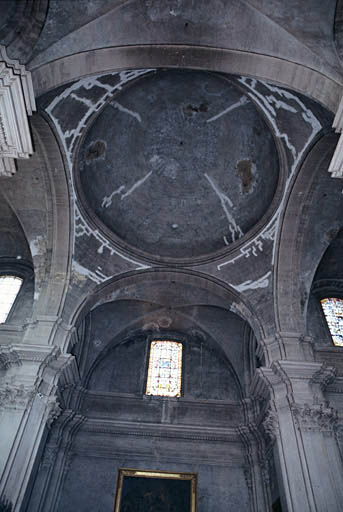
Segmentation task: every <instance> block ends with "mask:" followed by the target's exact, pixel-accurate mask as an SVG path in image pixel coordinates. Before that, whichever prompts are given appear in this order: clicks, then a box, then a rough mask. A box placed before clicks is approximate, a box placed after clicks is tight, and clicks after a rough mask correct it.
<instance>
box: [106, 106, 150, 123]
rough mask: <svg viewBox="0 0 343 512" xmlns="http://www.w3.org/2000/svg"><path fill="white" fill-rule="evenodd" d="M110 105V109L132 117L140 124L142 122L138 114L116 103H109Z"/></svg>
mask: <svg viewBox="0 0 343 512" xmlns="http://www.w3.org/2000/svg"><path fill="white" fill-rule="evenodd" d="M110 105H111V107H113V108H115V109H117V110H119V111H120V112H124V113H125V114H128V115H129V116H132V117H134V118H135V119H137V121H138V122H140V123H141V122H142V118H141V116H140V114H138V112H134V111H133V110H130V109H128V108H126V107H124V106H123V105H122V104H121V103H119V102H118V101H111V102H110Z"/></svg>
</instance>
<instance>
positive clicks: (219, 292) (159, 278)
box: [70, 268, 264, 340]
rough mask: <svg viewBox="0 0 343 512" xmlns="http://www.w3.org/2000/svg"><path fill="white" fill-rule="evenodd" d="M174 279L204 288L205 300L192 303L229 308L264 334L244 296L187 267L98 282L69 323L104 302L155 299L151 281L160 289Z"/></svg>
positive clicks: (190, 285)
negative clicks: (151, 293)
mask: <svg viewBox="0 0 343 512" xmlns="http://www.w3.org/2000/svg"><path fill="white" fill-rule="evenodd" d="M173 283H180V284H182V285H183V286H185V287H193V288H195V289H198V290H199V291H201V292H204V295H203V297H204V300H203V301H201V303H199V302H198V301H196V300H195V301H194V302H193V303H192V304H191V305H207V306H217V307H221V308H222V309H224V310H227V311H231V312H232V313H235V314H237V315H238V316H239V317H241V318H242V319H243V320H245V321H246V322H247V323H248V324H249V325H250V327H251V329H252V330H253V332H254V334H255V336H256V339H257V340H259V339H261V338H263V337H264V328H263V324H262V322H261V320H260V318H259V317H258V315H257V314H256V312H255V311H254V309H253V307H252V305H251V304H250V303H249V301H248V300H247V299H246V298H245V297H244V298H243V297H242V295H241V294H239V293H238V292H237V291H235V290H234V289H233V288H231V287H230V286H229V285H228V284H226V283H224V282H223V281H219V280H218V279H215V278H213V277H212V276H209V275H205V274H202V273H200V272H196V271H194V270H190V269H175V268H152V269H147V270H142V271H138V272H137V271H134V272H130V273H126V274H124V275H120V276H115V277H113V278H112V279H110V280H108V281H106V282H105V283H102V284H100V285H98V286H97V287H96V288H95V289H94V291H93V293H92V294H91V295H89V294H88V295H87V296H83V297H82V299H81V300H80V302H79V303H78V305H77V306H76V307H75V309H74V313H73V318H71V321H70V323H71V324H72V325H74V326H76V325H78V324H79V323H80V322H81V321H82V320H83V319H84V318H85V317H86V315H87V313H88V312H89V311H91V310H93V309H95V308H96V307H97V306H99V305H101V304H105V303H107V302H113V301H117V300H123V299H124V300H130V298H131V299H134V300H146V301H148V302H156V301H155V299H154V298H153V297H151V296H150V295H149V293H150V292H151V285H156V286H157V287H160V288H161V289H162V290H163V287H165V288H167V289H168V288H169V287H170V285H171V284H173ZM137 287H141V289H142V292H143V293H141V292H140V293H141V295H140V296H138V294H137ZM205 298H206V301H205ZM188 305H190V304H188Z"/></svg>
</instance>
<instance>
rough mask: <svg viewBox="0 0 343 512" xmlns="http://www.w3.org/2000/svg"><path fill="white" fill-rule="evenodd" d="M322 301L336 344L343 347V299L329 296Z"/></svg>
mask: <svg viewBox="0 0 343 512" xmlns="http://www.w3.org/2000/svg"><path fill="white" fill-rule="evenodd" d="M320 302H321V304H322V308H323V311H324V315H325V318H326V321H327V324H328V326H329V329H330V333H331V336H332V341H333V343H334V345H336V347H343V299H335V298H328V299H322V300H321V301H320Z"/></svg>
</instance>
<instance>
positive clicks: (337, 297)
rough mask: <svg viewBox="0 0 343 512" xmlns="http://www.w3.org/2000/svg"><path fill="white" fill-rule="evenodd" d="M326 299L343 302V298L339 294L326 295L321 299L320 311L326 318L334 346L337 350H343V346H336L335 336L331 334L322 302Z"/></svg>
mask: <svg viewBox="0 0 343 512" xmlns="http://www.w3.org/2000/svg"><path fill="white" fill-rule="evenodd" d="M324 299H338V300H340V301H342V302H343V297H342V296H339V295H337V294H330V295H325V296H323V297H322V298H321V299H319V304H320V309H321V311H322V314H323V317H324V321H325V325H326V327H327V330H328V332H329V335H330V338H331V342H332V346H333V347H335V348H340V349H343V345H336V344H335V342H334V340H333V335H332V333H331V330H330V326H329V324H328V321H327V318H326V315H325V312H324V308H323V305H322V302H321V301H322V300H324Z"/></svg>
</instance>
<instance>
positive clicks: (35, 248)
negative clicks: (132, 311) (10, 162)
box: [2, 114, 72, 324]
mask: <svg viewBox="0 0 343 512" xmlns="http://www.w3.org/2000/svg"><path fill="white" fill-rule="evenodd" d="M31 127H32V132H33V140H34V145H35V153H34V154H33V155H32V157H31V158H30V159H29V160H18V172H17V173H16V175H15V176H14V177H12V178H10V179H8V180H6V186H4V187H3V189H2V193H3V194H4V196H5V198H6V201H8V203H9V205H10V206H11V208H12V210H13V211H14V212H15V214H16V216H17V218H18V220H19V222H20V224H21V227H22V229H23V231H24V233H25V236H26V239H27V240H28V242H29V245H30V249H31V253H32V259H33V267H34V272H35V304H34V315H35V316H38V315H48V316H49V317H50V319H51V320H50V321H51V323H52V324H53V322H54V321H55V320H56V319H57V317H58V316H59V315H60V314H61V311H62V308H63V302H64V297H65V295H66V291H67V284H68V281H69V273H70V266H71V250H70V247H71V244H70V239H71V236H72V232H71V231H72V230H71V222H72V220H71V219H72V217H71V213H70V208H71V205H70V197H71V194H70V192H69V182H68V178H67V175H66V171H65V165H64V161H63V156H62V153H61V149H60V147H59V145H58V142H57V139H56V137H55V135H54V132H53V130H52V128H51V127H50V125H49V124H48V122H47V121H46V120H45V119H44V118H43V117H42V115H40V114H35V115H34V116H32V120H31ZM19 180H20V189H21V190H25V194H20V193H18V181H19ZM33 194H34V196H33ZM33 197H34V198H35V200H34V202H33ZM32 204H35V208H32Z"/></svg>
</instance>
